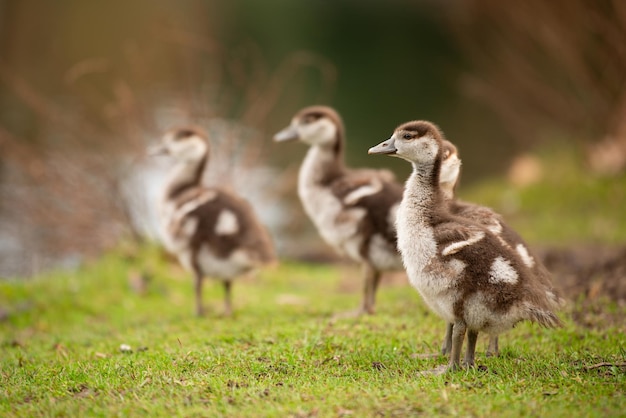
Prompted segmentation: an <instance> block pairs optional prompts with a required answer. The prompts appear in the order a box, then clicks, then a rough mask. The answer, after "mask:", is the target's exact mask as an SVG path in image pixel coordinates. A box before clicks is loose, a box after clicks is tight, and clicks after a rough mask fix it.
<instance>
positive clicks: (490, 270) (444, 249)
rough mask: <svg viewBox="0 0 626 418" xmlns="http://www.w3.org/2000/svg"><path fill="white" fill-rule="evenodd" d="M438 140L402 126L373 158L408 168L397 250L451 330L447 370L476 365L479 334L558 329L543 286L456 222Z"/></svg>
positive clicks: (428, 128) (467, 224)
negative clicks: (521, 325) (529, 325)
mask: <svg viewBox="0 0 626 418" xmlns="http://www.w3.org/2000/svg"><path fill="white" fill-rule="evenodd" d="M442 140H443V137H442V134H441V132H440V131H439V129H438V128H437V127H436V126H435V125H433V124H431V123H429V122H425V121H414V122H408V123H405V124H403V125H400V126H399V127H398V128H397V129H396V130H395V131H394V133H393V135H392V136H391V138H389V139H388V140H387V141H384V142H382V143H381V144H379V145H378V146H376V147H373V148H371V149H370V153H372V154H377V153H379V154H390V155H393V156H398V157H401V158H403V159H405V160H407V161H409V162H411V164H412V166H413V172H412V174H411V176H410V177H409V179H408V180H407V183H406V186H405V191H404V195H403V198H402V203H401V205H400V207H399V209H398V215H397V221H396V222H397V223H396V225H397V231H398V248H399V250H400V252H401V254H402V259H403V262H404V265H405V268H406V270H407V274H408V277H409V281H410V282H411V284H412V285H413V286H414V287H415V288H416V289H417V290H418V291H419V293H420V294H421V295H422V297H423V299H424V301H425V302H426V304H427V305H428V306H429V307H430V308H431V309H432V310H433V311H435V312H436V313H437V314H438V315H439V316H441V317H442V318H444V319H445V320H446V321H447V322H448V323H451V324H453V332H452V344H451V352H450V362H449V364H448V370H454V369H456V368H458V367H459V364H460V352H461V348H462V345H463V340H464V338H465V333H466V332H467V334H468V344H467V350H466V354H465V363H466V364H468V365H473V364H474V353H475V348H476V339H477V336H478V333H479V332H485V333H487V334H489V335H492V336H497V335H498V334H500V333H501V332H504V331H506V330H508V329H510V328H511V327H513V326H514V325H515V324H516V323H517V322H519V321H522V320H531V321H534V322H537V323H539V324H541V325H543V326H547V327H555V326H560V325H561V322H560V320H559V318H558V317H557V316H556V315H555V313H554V305H553V303H552V301H550V300H549V298H548V296H547V294H546V292H545V290H544V287H543V285H542V283H541V279H539V278H538V277H536V275H535V274H534V273H533V271H532V269H531V268H529V267H528V266H527V265H526V264H525V263H524V261H523V259H522V257H521V256H520V254H519V253H518V252H517V251H515V250H514V249H512V248H510V247H509V246H508V245H506V244H505V243H503V240H502V239H501V238H499V237H498V236H497V235H495V234H494V233H493V232H492V231H491V230H490V229H489V228H486V227H485V226H483V225H481V224H479V223H476V222H474V221H472V220H469V219H467V218H463V217H460V216H456V215H454V214H453V213H452V212H451V211H450V209H449V207H448V202H447V200H446V198H445V197H444V194H443V191H442V188H441V186H440V184H439V181H440V169H441V165H442V161H443V154H444V149H443V148H444V147H443V142H442Z"/></svg>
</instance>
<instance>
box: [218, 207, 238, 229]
mask: <svg viewBox="0 0 626 418" xmlns="http://www.w3.org/2000/svg"><path fill="white" fill-rule="evenodd" d="M237 231H239V221H237V215H235V214H234V213H233V212H232V211H230V210H228V209H224V210H222V211H221V212H220V214H219V215H218V217H217V223H216V225H215V233H216V234H217V235H232V234H236V233H237Z"/></svg>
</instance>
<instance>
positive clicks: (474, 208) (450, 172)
mask: <svg viewBox="0 0 626 418" xmlns="http://www.w3.org/2000/svg"><path fill="white" fill-rule="evenodd" d="M442 142H443V162H442V165H441V176H440V179H439V184H440V185H441V191H442V193H443V196H444V199H445V200H446V201H447V202H448V208H449V210H450V212H451V213H452V214H453V215H457V216H460V217H462V218H466V219H469V220H471V221H474V222H476V223H478V224H480V225H482V226H484V227H485V228H487V229H489V230H490V231H491V232H492V233H493V234H495V235H496V236H497V237H498V238H499V239H500V240H501V242H502V243H503V244H504V245H507V246H508V247H509V248H512V249H513V250H515V251H517V253H518V254H519V256H520V257H521V259H522V261H523V263H524V264H525V265H526V266H527V267H529V268H530V269H531V270H532V272H533V274H534V276H535V277H536V278H537V279H538V280H539V283H540V284H539V286H543V290H544V291H545V292H546V296H547V298H548V300H549V301H551V302H552V308H553V309H555V310H556V309H558V308H560V307H562V306H563V305H564V304H565V301H564V300H563V299H561V298H560V297H559V296H558V295H557V292H556V290H555V289H554V287H553V286H552V282H551V275H550V272H549V271H548V270H547V269H546V267H545V266H544V265H543V263H542V262H541V260H539V258H537V257H536V256H535V255H534V254H533V252H532V251H531V250H530V248H529V247H528V245H527V244H526V242H524V240H523V239H522V237H520V236H519V234H518V233H517V232H515V231H514V230H513V229H512V228H511V227H510V226H508V225H507V224H506V223H505V222H504V220H503V219H502V216H500V215H499V214H498V213H496V212H495V211H493V210H492V209H490V208H488V207H485V206H480V205H476V204H473V203H469V202H463V201H461V200H459V199H457V198H455V193H454V191H455V189H456V186H457V184H458V182H459V173H460V167H461V160H460V159H459V154H458V150H457V148H456V146H455V145H454V144H452V143H451V142H450V141H447V140H445V139H444V140H443V141H442ZM452 329H453V325H452V324H448V327H447V331H446V337H445V339H444V343H443V346H442V349H441V351H442V353H443V354H449V353H450V350H451V348H452ZM498 352H499V350H498V336H497V335H496V336H492V337H491V338H490V339H489V347H488V348H487V355H488V356H490V355H498Z"/></svg>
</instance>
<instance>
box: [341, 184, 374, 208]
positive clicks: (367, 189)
mask: <svg viewBox="0 0 626 418" xmlns="http://www.w3.org/2000/svg"><path fill="white" fill-rule="evenodd" d="M382 188H383V185H382V183H381V182H380V181H372V182H371V183H370V184H366V185H364V186H361V187H359V188H358V189H355V190H353V191H351V192H350V193H348V194H347V195H346V197H344V198H343V203H345V204H346V205H352V204H354V203H356V202H358V201H359V199H361V198H363V197H365V196H369V195H372V194H376V193H378V192H380V191H381V190H382Z"/></svg>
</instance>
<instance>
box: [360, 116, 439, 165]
mask: <svg viewBox="0 0 626 418" xmlns="http://www.w3.org/2000/svg"><path fill="white" fill-rule="evenodd" d="M442 141H443V134H442V133H441V131H440V130H439V128H437V126H435V125H434V124H432V123H430V122H426V121H413V122H407V123H403V124H402V125H400V126H398V127H397V128H396V130H395V131H394V132H393V135H391V137H390V138H389V139H388V140H386V141H383V142H381V143H380V144H378V145H376V146H375V147H372V148H370V149H369V151H368V153H369V154H387V155H390V156H393V157H400V158H402V159H405V160H407V161H409V162H411V163H413V164H414V165H424V164H434V163H435V161H437V159H438V158H441V155H442V152H443V144H442Z"/></svg>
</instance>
